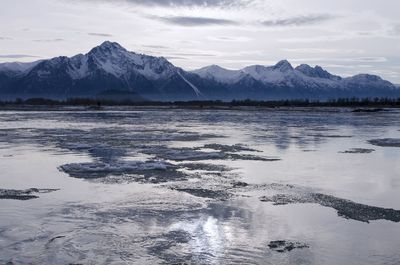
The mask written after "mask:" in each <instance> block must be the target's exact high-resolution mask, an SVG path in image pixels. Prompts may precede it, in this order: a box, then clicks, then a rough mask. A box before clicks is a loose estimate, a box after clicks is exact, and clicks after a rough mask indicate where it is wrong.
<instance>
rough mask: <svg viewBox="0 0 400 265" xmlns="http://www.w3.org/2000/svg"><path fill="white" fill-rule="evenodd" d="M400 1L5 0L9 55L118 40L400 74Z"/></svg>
mask: <svg viewBox="0 0 400 265" xmlns="http://www.w3.org/2000/svg"><path fill="white" fill-rule="evenodd" d="M399 10H400V1H399V0H380V1H377V0H335V1H324V0H1V1H0V62H8V61H34V60H38V59H42V58H50V57H55V56H59V55H67V56H72V55H75V54H78V53H86V52H87V51H88V50H90V49H91V48H92V47H94V46H96V45H99V44H100V43H101V42H103V41H104V40H111V41H116V42H119V43H120V44H121V45H122V46H124V47H125V48H127V49H128V50H132V51H135V52H140V53H146V54H150V55H155V56H164V57H166V58H167V59H169V60H170V61H171V62H172V63H174V64H175V65H177V66H180V67H183V68H184V69H187V70H191V69H195V68H199V67H203V66H206V65H210V64H218V65H221V66H224V67H227V68H231V69H238V68H242V67H244V66H247V65H252V64H261V65H271V64H275V63H276V62H277V61H279V60H281V59H288V60H289V61H290V62H291V63H292V64H293V65H295V66H296V65H298V64H301V63H308V64H311V65H321V66H323V67H324V68H326V69H328V70H329V71H331V72H332V73H335V74H340V75H343V76H349V75H354V74H357V73H372V74H378V75H380V76H382V77H384V78H385V79H388V80H390V81H392V82H394V83H400V15H399V12H400V11H399Z"/></svg>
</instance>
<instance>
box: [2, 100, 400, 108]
mask: <svg viewBox="0 0 400 265" xmlns="http://www.w3.org/2000/svg"><path fill="white" fill-rule="evenodd" d="M15 105H30V106H93V107H101V106H184V107H199V108H202V107H241V106H243V107H270V108H273V107H400V98H363V99H359V98H339V99H331V100H327V101H317V100H308V99H292V100H270V101H257V100H250V99H246V100H233V101H229V102H227V101H220V100H210V101H171V102H163V101H130V100H126V101H113V100H98V99H90V98H71V99H66V100H53V99H45V98H30V99H16V100H10V101H0V106H15Z"/></svg>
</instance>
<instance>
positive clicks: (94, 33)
mask: <svg viewBox="0 0 400 265" xmlns="http://www.w3.org/2000/svg"><path fill="white" fill-rule="evenodd" d="M88 35H90V36H97V37H113V35H111V34H107V33H97V32H89V33H88Z"/></svg>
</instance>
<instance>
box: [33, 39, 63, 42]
mask: <svg viewBox="0 0 400 265" xmlns="http://www.w3.org/2000/svg"><path fill="white" fill-rule="evenodd" d="M33 41H35V42H60V41H65V40H64V39H43V40H33Z"/></svg>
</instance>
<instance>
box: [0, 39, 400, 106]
mask: <svg viewBox="0 0 400 265" xmlns="http://www.w3.org/2000/svg"><path fill="white" fill-rule="evenodd" d="M109 91H120V92H121V91H122V92H124V91H125V92H128V93H130V94H136V95H137V98H138V99H143V98H146V99H150V100H196V99H202V100H204V99H221V100H231V99H244V98H253V99H277V98H306V97H307V98H327V97H350V96H351V97H353V96H357V97H367V96H368V97H370V96H393V95H395V94H396V95H400V93H399V91H400V90H399V89H398V88H396V87H395V86H394V85H393V84H391V83H390V82H388V81H384V80H382V79H381V78H380V77H378V76H372V75H365V74H364V75H357V76H354V77H350V78H341V77H339V76H335V75H332V74H330V73H329V72H327V71H325V70H324V69H322V68H321V67H320V66H316V67H311V66H309V65H305V64H303V65H300V66H298V67H296V68H293V67H292V65H291V64H290V63H289V62H288V61H286V60H283V61H280V62H278V63H277V64H276V65H274V66H261V65H254V66H249V67H246V68H244V69H241V70H228V69H224V68H222V67H219V66H217V65H212V66H208V67H204V68H201V69H199V70H195V71H192V72H187V71H184V70H182V69H181V68H179V67H176V66H174V65H173V64H171V63H170V62H169V61H168V60H166V59H165V58H163V57H153V56H148V55H144V54H138V53H134V52H130V51H127V50H126V49H125V48H123V47H122V46H120V45H119V44H118V43H115V42H109V41H106V42H104V43H102V44H101V45H99V46H97V47H95V48H93V49H92V50H90V51H89V52H88V53H87V54H78V55H76V56H73V57H65V56H61V57H56V58H52V59H49V60H41V61H36V62H32V63H5V64H0V97H3V98H4V97H8V98H13V97H14V98H15V97H51V98H67V97H93V96H97V95H100V94H101V95H105V94H109V93H110V92H109Z"/></svg>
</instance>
